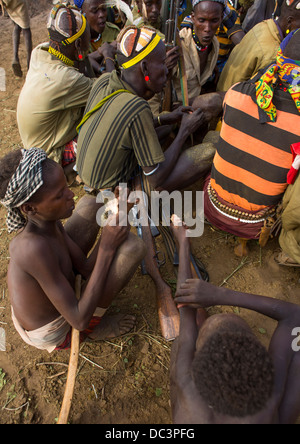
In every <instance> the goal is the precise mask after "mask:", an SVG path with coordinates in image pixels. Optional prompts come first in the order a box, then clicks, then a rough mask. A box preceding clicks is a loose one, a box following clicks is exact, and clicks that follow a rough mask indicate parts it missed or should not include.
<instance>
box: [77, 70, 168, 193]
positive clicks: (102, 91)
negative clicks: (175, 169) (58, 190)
mask: <svg viewBox="0 0 300 444" xmlns="http://www.w3.org/2000/svg"><path fill="white" fill-rule="evenodd" d="M119 89H127V90H129V91H132V93H129V92H128V93H124V92H122V93H120V94H117V95H115V96H113V97H111V98H110V99H109V100H108V101H107V102H105V103H104V105H103V106H102V107H101V108H100V109H99V110H97V111H96V112H95V113H94V114H92V115H91V117H90V118H89V119H88V120H87V121H86V122H85V123H84V124H83V126H82V127H81V130H80V133H79V137H78V147H77V159H76V165H77V170H78V174H79V176H80V177H81V179H82V180H83V181H84V183H85V184H87V185H89V186H90V187H93V188H96V189H102V188H109V187H115V186H117V185H118V184H119V183H121V182H123V183H124V182H125V183H126V182H127V181H128V180H129V179H130V178H131V177H132V175H133V172H134V170H135V168H136V166H137V165H140V166H141V167H146V166H148V167H150V166H154V165H156V164H158V163H160V162H163V161H164V160H165V157H164V154H163V151H162V149H161V146H160V143H159V140H158V137H157V134H156V131H155V129H154V125H153V116H152V113H151V110H150V107H149V105H148V102H147V101H146V100H144V99H142V98H141V97H139V96H137V95H136V93H135V92H134V91H133V90H132V88H130V86H129V85H128V84H126V83H125V82H123V81H121V79H120V78H119V76H118V74H117V72H116V71H113V72H112V73H108V74H103V75H102V76H101V77H100V78H99V79H98V80H97V81H96V82H95V84H94V86H93V88H92V91H91V93H90V96H89V100H88V102H87V106H86V109H85V114H86V113H87V112H88V111H90V110H91V109H93V108H94V107H95V106H96V105H97V103H98V102H100V100H102V99H103V98H104V97H106V96H108V95H110V94H111V93H113V92H114V91H117V90H119Z"/></svg>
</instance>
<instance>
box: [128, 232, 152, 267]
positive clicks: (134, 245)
mask: <svg viewBox="0 0 300 444" xmlns="http://www.w3.org/2000/svg"><path fill="white" fill-rule="evenodd" d="M146 253H147V248H146V244H145V242H144V241H143V240H142V239H141V238H140V237H138V236H135V235H134V234H133V233H129V236H128V240H127V242H126V252H125V254H126V255H127V256H130V257H133V258H134V260H135V261H136V262H137V263H140V262H141V261H142V260H143V259H144V257H145V256H146Z"/></svg>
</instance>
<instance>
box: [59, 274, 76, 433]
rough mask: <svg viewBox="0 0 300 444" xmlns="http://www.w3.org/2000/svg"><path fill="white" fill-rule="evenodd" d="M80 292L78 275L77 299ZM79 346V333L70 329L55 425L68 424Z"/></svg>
mask: <svg viewBox="0 0 300 444" xmlns="http://www.w3.org/2000/svg"><path fill="white" fill-rule="evenodd" d="M80 291H81V275H80V274H78V275H77V276H76V281H75V292H76V297H77V299H79V298H80ZM79 345H80V332H79V331H78V330H76V329H75V328H72V337H71V351H70V360H69V368H68V376H67V382H66V388H65V394H64V399H63V403H62V406H61V410H60V414H59V417H58V422H57V424H67V423H68V418H69V413H70V409H71V404H72V398H73V393H74V387H75V380H76V372H77V367H78V359H79Z"/></svg>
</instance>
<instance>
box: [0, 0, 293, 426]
mask: <svg viewBox="0 0 300 444" xmlns="http://www.w3.org/2000/svg"><path fill="white" fill-rule="evenodd" d="M50 3H51V2H49V1H47V0H39V1H36V0H32V1H30V7H31V9H30V11H31V17H32V21H31V26H32V32H33V42H34V46H36V45H37V44H38V43H40V42H41V41H46V39H47V32H46V18H47V12H48V10H49V5H50ZM11 33H12V23H11V21H10V20H9V19H8V18H5V17H0V53H1V59H0V60H1V62H0V67H3V68H5V71H6V91H3V92H1V91H0V105H1V106H0V155H3V154H5V153H7V152H9V151H10V150H14V149H16V148H18V147H19V146H21V140H20V136H19V133H18V128H17V124H16V104H17V99H18V95H19V93H20V90H21V88H22V85H23V81H24V78H23V79H18V78H15V77H14V75H13V72H12V69H11V59H12V41H11ZM21 59H22V60H23V62H22V67H23V70H24V73H25V74H26V69H25V63H24V60H25V51H24V42H23V40H22V41H21ZM72 189H73V191H74V192H75V194H76V195H80V194H81V193H82V189H81V187H80V186H77V187H73V188H72ZM10 239H11V235H8V233H7V230H6V225H5V211H4V209H3V208H1V209H0V253H1V257H0V328H1V329H2V332H3V330H4V331H5V334H6V351H0V411H1V413H0V423H1V424H13V423H17V424H29V423H31V424H54V423H55V422H56V421H57V417H58V415H59V411H60V407H61V403H62V399H63V394H64V388H65V382H66V374H67V373H66V372H67V364H68V360H69V352H68V351H62V352H54V353H53V354H52V355H49V354H48V353H47V352H42V351H38V350H35V349H33V348H31V347H29V346H27V345H26V344H25V343H23V342H22V340H21V339H20V337H19V336H18V334H17V333H16V332H15V330H14V327H13V325H12V322H11V318H10V304H9V298H8V291H7V284H6V272H7V265H8V261H9V253H8V245H9V241H10ZM234 245H235V239H234V238H233V237H232V236H228V235H226V234H224V233H221V232H216V231H213V230H212V229H211V227H209V226H205V231H204V235H203V236H201V237H199V238H194V239H193V241H192V247H193V251H194V253H195V255H196V256H197V257H199V259H200V260H201V261H202V262H203V263H204V264H205V266H206V268H207V270H208V272H209V275H210V281H211V282H212V283H213V284H215V285H221V284H223V285H227V286H228V287H230V288H233V289H236V290H240V291H245V292H251V293H257V294H261V295H266V296H271V297H275V298H280V299H283V300H286V301H292V302H295V303H299V302H300V294H299V271H298V269H294V268H284V267H282V268H280V267H279V266H277V265H276V264H275V263H274V262H273V260H272V255H273V253H274V251H275V250H276V249H277V248H278V241H277V239H272V240H271V241H270V242H269V243H268V244H267V246H266V247H265V248H264V249H261V248H260V247H259V245H258V244H257V242H255V241H252V242H250V244H249V248H250V252H249V255H248V257H247V259H246V261H245V263H243V264H241V259H239V258H237V257H235V256H234V254H233V247H234ZM158 248H160V249H162V250H163V249H164V245H163V241H162V240H161V239H160V238H158ZM241 265H242V266H241ZM234 271H235V272H234ZM233 272H234V273H233ZM161 273H162V275H163V277H164V278H165V280H166V281H167V282H169V284H171V285H172V286H174V283H175V275H174V272H173V268H172V266H171V265H170V264H169V263H167V264H166V265H165V266H163V267H162V268H161ZM111 310H112V311H114V312H118V311H121V312H130V313H134V314H135V315H136V317H137V327H136V330H135V331H134V332H133V333H132V334H129V335H127V336H126V337H122V338H119V339H115V340H112V341H105V342H100V343H98V344H87V343H86V344H84V345H83V346H82V347H81V350H80V360H79V367H78V369H79V372H78V376H77V380H76V386H75V393H74V398H73V404H72V408H71V413H70V417H69V422H70V423H73V424H82V423H88V424H91V423H97V424H171V421H172V420H171V411H170V403H169V363H170V347H171V344H170V343H169V342H166V341H165V340H164V339H163V338H162V337H161V332H160V327H159V321H158V316H157V309H156V301H155V287H154V284H153V282H152V280H151V278H150V277H149V276H142V275H141V271H140V269H138V270H137V271H136V273H135V276H134V277H133V279H132V280H131V282H130V283H129V284H128V285H127V287H126V288H125V289H124V290H123V291H122V292H121V293H120V295H119V296H118V297H117V299H116V301H115V303H114V304H113V306H112V308H111ZM209 311H210V313H214V312H221V311H226V312H235V313H238V314H240V316H242V317H243V318H244V319H246V320H247V321H248V322H249V324H250V326H251V327H252V328H253V331H254V332H255V333H256V334H257V336H258V337H259V338H260V339H261V341H262V343H263V344H264V345H266V346H267V345H268V343H269V340H270V337H271V335H272V332H273V331H274V328H275V322H274V321H272V320H270V319H268V318H266V317H264V316H262V315H258V314H256V313H253V312H251V311H248V310H245V309H239V308H237V307H226V308H224V307H223V308H222V307H215V308H214V309H211V310H209Z"/></svg>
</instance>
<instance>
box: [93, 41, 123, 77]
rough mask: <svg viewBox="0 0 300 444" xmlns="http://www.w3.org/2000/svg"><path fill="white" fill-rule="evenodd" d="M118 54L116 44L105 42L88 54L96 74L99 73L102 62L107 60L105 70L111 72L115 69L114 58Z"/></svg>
mask: <svg viewBox="0 0 300 444" xmlns="http://www.w3.org/2000/svg"><path fill="white" fill-rule="evenodd" d="M115 55H116V46H115V45H114V44H113V43H107V42H105V43H103V45H102V46H101V47H100V48H98V49H97V51H94V52H92V53H91V54H89V55H88V57H89V60H90V63H91V65H92V67H93V70H94V72H95V74H96V75H97V76H98V75H99V70H100V68H101V63H102V62H103V61H105V67H106V68H105V71H106V72H111V71H113V70H114V69H115V64H114V58H115Z"/></svg>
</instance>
